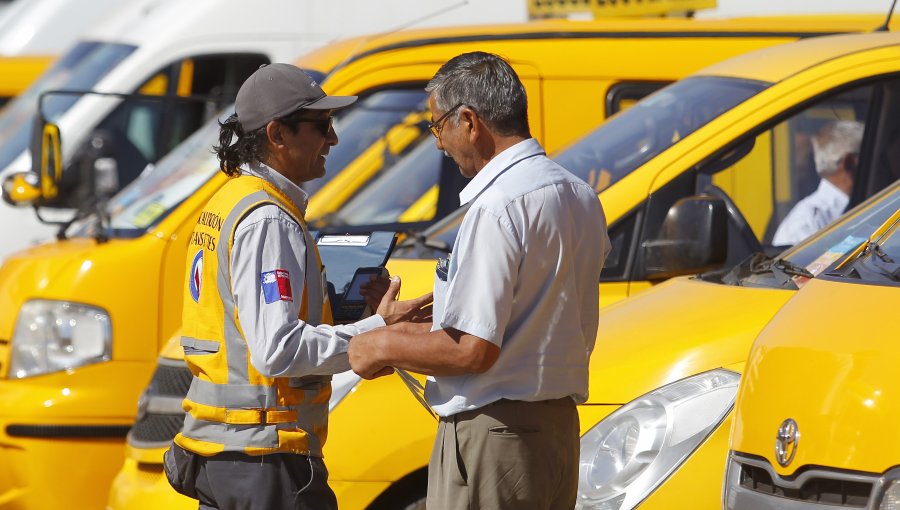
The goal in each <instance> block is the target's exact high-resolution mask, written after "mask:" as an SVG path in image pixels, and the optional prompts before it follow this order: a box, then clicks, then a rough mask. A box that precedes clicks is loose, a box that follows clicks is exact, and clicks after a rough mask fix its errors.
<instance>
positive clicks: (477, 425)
mask: <svg viewBox="0 0 900 510" xmlns="http://www.w3.org/2000/svg"><path fill="white" fill-rule="evenodd" d="M578 435H579V434H578V411H577V409H576V407H575V403H574V402H573V401H572V399H571V398H569V397H565V398H561V399H557V400H545V401H540V402H522V401H513V400H499V401H497V402H494V403H492V404H489V405H487V406H485V407H482V408H479V409H475V410H472V411H466V412H462V413H459V414H456V415H454V416H450V417H447V418H442V419H441V421H440V424H439V425H438V433H437V438H436V440H435V444H434V449H433V450H432V453H431V461H430V462H429V465H428V499H427V505H426V506H427V507H428V510H464V509H466V510H468V509H471V510H489V509H504V510H506V509H528V510H543V509H548V510H556V509H560V510H563V509H565V510H572V508H574V507H575V499H576V495H577V490H578V454H579V438H578Z"/></svg>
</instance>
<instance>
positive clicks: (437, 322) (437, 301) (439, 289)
mask: <svg viewBox="0 0 900 510" xmlns="http://www.w3.org/2000/svg"><path fill="white" fill-rule="evenodd" d="M447 287H448V285H447V279H446V275H441V274H440V273H439V272H435V275H434V291H433V292H434V296H433V298H432V305H431V314H432V317H433V319H432V325H431V330H432V331H436V330H438V329H441V322H443V320H444V304H445V303H446V300H447Z"/></svg>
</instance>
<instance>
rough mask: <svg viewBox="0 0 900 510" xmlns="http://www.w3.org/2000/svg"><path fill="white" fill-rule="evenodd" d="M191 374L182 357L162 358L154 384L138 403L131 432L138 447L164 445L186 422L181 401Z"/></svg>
mask: <svg viewBox="0 0 900 510" xmlns="http://www.w3.org/2000/svg"><path fill="white" fill-rule="evenodd" d="M192 377H193V376H192V375H191V372H190V370H188V368H187V365H185V364H184V361H181V360H172V359H168V358H159V362H158V363H157V365H156V371H155V372H153V379H151V380H150V385H149V386H147V389H146V390H145V391H144V394H143V395H142V396H141V400H140V403H139V404H138V417H137V420H136V421H135V422H134V426H133V427H132V429H131V432H129V434H128V443H129V444H130V445H132V446H134V447H136V448H163V447H165V446H167V445H168V444H169V443H171V441H172V439H173V438H175V435H176V434H177V433H178V432H180V431H181V427H182V426H183V425H184V411H183V410H182V409H181V401H182V400H183V399H184V397H185V396H186V395H187V392H188V388H190V386H191V378H192Z"/></svg>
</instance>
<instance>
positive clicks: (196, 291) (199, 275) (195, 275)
mask: <svg viewBox="0 0 900 510" xmlns="http://www.w3.org/2000/svg"><path fill="white" fill-rule="evenodd" d="M188 279H189V280H190V281H189V282H188V285H189V286H190V289H191V297H192V298H194V302H197V303H199V302H200V288H201V287H202V286H203V250H200V251H198V252H197V254H196V255H194V262H192V263H191V274H190V276H189V277H188Z"/></svg>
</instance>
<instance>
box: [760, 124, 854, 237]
mask: <svg viewBox="0 0 900 510" xmlns="http://www.w3.org/2000/svg"><path fill="white" fill-rule="evenodd" d="M863 130H864V127H863V124H862V123H861V122H858V121H855V120H837V121H833V122H829V123H828V124H825V125H824V126H823V127H822V128H821V129H820V130H819V131H818V133H816V134H815V136H813V137H812V140H811V141H812V151H813V157H814V159H815V165H816V173H818V175H819V177H820V179H821V180H820V181H819V185H818V187H817V188H816V190H815V191H814V192H812V193H811V194H809V195H807V196H806V197H804V198H803V199H802V200H800V201H799V202H797V204H796V205H794V207H793V208H792V209H791V211H790V212H789V213H788V214H787V216H785V218H784V220H782V222H781V224H779V225H778V229H777V230H776V231H775V236H774V237H773V239H772V244H773V245H775V246H790V245H793V244H796V243H798V242H800V241H801V240H803V239H805V238H806V237H808V236H809V235H811V234H813V233H814V232H816V231H818V230H820V229H822V228H823V227H824V226H825V225H827V224H829V223H831V222H832V221H834V220H835V219H837V217H838V216H840V215H841V214H842V213H843V212H844V209H846V208H847V204H848V203H849V202H850V193H851V191H852V190H853V176H854V173H855V172H856V168H857V166H858V164H859V147H860V145H861V143H862V138H863Z"/></svg>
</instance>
